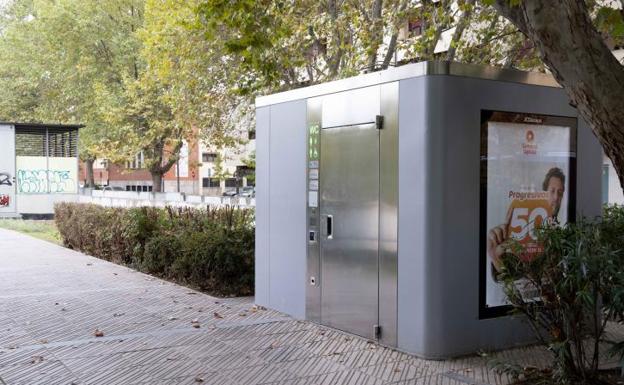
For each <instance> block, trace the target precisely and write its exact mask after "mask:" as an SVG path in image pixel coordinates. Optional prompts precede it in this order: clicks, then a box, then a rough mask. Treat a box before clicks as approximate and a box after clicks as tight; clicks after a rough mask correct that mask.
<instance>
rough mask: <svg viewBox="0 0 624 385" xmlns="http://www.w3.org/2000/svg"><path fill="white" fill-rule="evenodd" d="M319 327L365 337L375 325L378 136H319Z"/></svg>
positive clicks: (357, 130)
mask: <svg viewBox="0 0 624 385" xmlns="http://www.w3.org/2000/svg"><path fill="white" fill-rule="evenodd" d="M320 163H321V169H322V170H321V183H320V184H321V186H320V193H321V194H320V195H321V201H320V209H321V226H322V227H321V237H320V238H321V239H320V241H321V322H322V323H323V324H326V325H328V326H331V327H335V328H337V329H341V330H345V331H349V332H351V333H354V334H358V335H361V336H364V337H367V338H375V337H376V330H377V329H376V325H377V324H378V321H379V131H378V130H377V129H376V127H375V125H374V124H365V125H356V126H345V127H336V128H326V129H323V130H322V132H321V162H320Z"/></svg>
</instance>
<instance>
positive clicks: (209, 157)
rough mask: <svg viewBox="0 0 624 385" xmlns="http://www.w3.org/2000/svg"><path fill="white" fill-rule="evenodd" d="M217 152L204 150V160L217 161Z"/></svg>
mask: <svg viewBox="0 0 624 385" xmlns="http://www.w3.org/2000/svg"><path fill="white" fill-rule="evenodd" d="M216 161H217V154H216V153H214V152H204V153H203V154H202V162H216Z"/></svg>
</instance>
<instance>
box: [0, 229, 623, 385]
mask: <svg viewBox="0 0 624 385" xmlns="http://www.w3.org/2000/svg"><path fill="white" fill-rule="evenodd" d="M196 326H199V327H196ZM96 329H97V330H100V331H101V332H102V333H103V336H101V337H96V336H95V335H94V333H95V331H96ZM619 332H620V331H618V330H615V331H614V333H619ZM492 357H495V358H498V359H504V360H509V361H513V362H517V363H520V364H522V365H534V366H540V365H542V364H543V363H544V362H546V360H547V359H548V355H547V353H546V352H545V351H543V350H542V349H539V348H531V347H529V348H519V349H513V350H508V351H505V352H500V353H496V354H495V355H493V356H487V357H484V356H470V357H464V358H461V359H455V360H447V361H427V360H423V359H419V358H416V357H414V356H411V355H408V354H404V353H401V352H398V351H395V350H392V349H388V348H384V347H381V346H378V345H377V344H375V343H372V342H370V341H367V340H365V339H361V338H358V337H354V336H351V335H348V334H345V333H341V332H339V331H336V330H332V329H328V328H325V327H322V326H319V325H315V324H312V323H309V322H305V321H298V320H293V319H292V318H289V317H287V316H285V315H283V314H280V313H278V312H275V311H272V310H270V309H264V308H258V307H256V306H254V305H253V298H230V299H220V298H215V297H211V296H208V295H205V294H201V293H199V292H196V291H194V290H191V289H189V288H186V287H183V286H179V285H176V284H172V283H169V282H165V281H162V280H159V279H155V278H152V277H150V276H147V275H144V274H141V273H138V272H136V271H133V270H131V269H128V268H125V267H122V266H118V265H114V264H111V263H108V262H105V261H101V260H99V259H96V258H92V257H89V256H86V255H84V254H81V253H78V252H75V251H72V250H68V249H65V248H62V247H59V246H56V245H53V244H50V243H47V242H44V241H39V240H36V239H33V238H30V237H27V236H25V235H22V234H18V233H15V232H11V231H7V230H2V229H0V385H35V384H41V385H56V384H58V385H70V384H73V385H78V384H80V385H92V384H93V385H95V384H98V385H100V384H102V385H117V384H119V385H147V384H150V385H187V384H188V385H198V384H201V385H208V384H214V385H234V384H241V385H256V384H258V385H260V384H267V385H268V384H271V385H312V384H314V385H317V384H321V385H324V384H327V385H330V384H331V385H342V384H345V385H378V384H396V385H466V384H473V385H486V384H487V385H498V384H506V383H508V382H509V379H508V378H506V377H504V376H500V375H498V374H496V373H494V372H493V371H491V370H489V369H488V362H489V361H490V360H491V359H492Z"/></svg>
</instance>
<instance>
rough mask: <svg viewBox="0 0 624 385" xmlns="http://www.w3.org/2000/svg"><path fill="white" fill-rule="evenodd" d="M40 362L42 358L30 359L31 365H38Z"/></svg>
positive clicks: (33, 357)
mask: <svg viewBox="0 0 624 385" xmlns="http://www.w3.org/2000/svg"><path fill="white" fill-rule="evenodd" d="M40 362H43V356H32V358H31V359H30V363H31V364H38V363H40Z"/></svg>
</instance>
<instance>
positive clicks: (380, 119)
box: [375, 115, 384, 130]
mask: <svg viewBox="0 0 624 385" xmlns="http://www.w3.org/2000/svg"><path fill="white" fill-rule="evenodd" d="M383 122H384V117H383V116H382V115H377V116H375V128H377V129H378V130H381V129H382V128H383Z"/></svg>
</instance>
